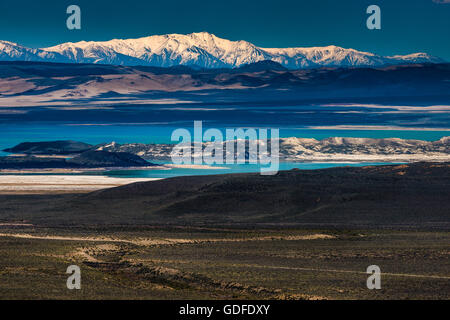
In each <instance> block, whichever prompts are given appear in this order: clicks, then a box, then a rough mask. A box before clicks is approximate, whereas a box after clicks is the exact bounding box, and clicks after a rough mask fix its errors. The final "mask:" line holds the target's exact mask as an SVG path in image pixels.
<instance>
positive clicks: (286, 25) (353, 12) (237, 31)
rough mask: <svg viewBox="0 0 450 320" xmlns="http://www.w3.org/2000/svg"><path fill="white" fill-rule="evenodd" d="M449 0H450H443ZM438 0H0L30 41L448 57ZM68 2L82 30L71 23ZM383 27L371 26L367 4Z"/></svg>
mask: <svg viewBox="0 0 450 320" xmlns="http://www.w3.org/2000/svg"><path fill="white" fill-rule="evenodd" d="M440 1H441V2H442V1H447V2H450V0H440ZM436 2H438V0H435V1H433V0H368V1H367V0H271V1H268V0H220V1H218V0H191V1H179V0H171V1H165V2H164V1H150V0H146V1H144V0H124V1H117V0H115V1H112V0H89V1H88V0H57V1H55V0H39V1H37V0H20V1H17V0H16V1H1V3H0V39H2V40H9V41H13V42H18V43H20V44H23V45H26V46H30V47H45V46H51V45H54V44H57V43H61V42H67V41H80V40H110V39H112V38H134V37H142V36H148V35H154V34H165V33H191V32H198V31H208V32H211V33H214V34H216V35H217V36H219V37H223V38H227V39H230V40H247V41H250V42H252V43H254V44H256V45H258V46H262V47H292V46H323V45H330V44H334V45H338V46H343V47H351V48H355V49H359V50H364V51H370V52H375V53H378V54H383V55H391V54H405V53H411V52H418V51H422V52H428V53H430V54H433V55H436V56H440V57H442V58H444V59H446V60H447V61H450V3H447V4H445V3H443V4H437V3H436ZM70 4H77V5H79V6H80V7H81V10H82V30H80V31H69V30H67V28H66V18H67V14H66V13H65V11H66V8H67V6H68V5H70ZM371 4H377V5H379V6H380V7H381V9H382V30H374V31H370V30H368V29H367V28H366V18H367V15H366V13H365V11H366V8H367V7H368V5H371Z"/></svg>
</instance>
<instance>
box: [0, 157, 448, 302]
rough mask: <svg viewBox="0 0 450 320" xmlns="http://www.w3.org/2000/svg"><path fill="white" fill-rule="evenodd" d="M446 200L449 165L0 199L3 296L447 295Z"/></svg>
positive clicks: (185, 181)
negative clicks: (373, 274) (76, 273)
mask: <svg viewBox="0 0 450 320" xmlns="http://www.w3.org/2000/svg"><path fill="white" fill-rule="evenodd" d="M448 199H450V164H448V163H414V164H409V165H391V166H376V167H361V168H332V169H324V170H310V171H303V170H290V171H280V172H279V173H278V174H277V175H275V176H260V175H259V174H230V175H214V176H197V177H195V176H193V177H177V178H170V179H164V180H159V181H151V182H139V183H134V184H130V185H125V186H121V187H117V188H111V189H104V190H99V191H94V192H90V193H73V194H70V193H69V194H54V193H49V192H47V193H43V194H21V193H16V194H0V299H18V298H21V299H22V298H23V299H55V298H61V299H449V298H450V207H449V202H448ZM72 264H76V265H78V266H79V267H80V268H81V283H82V284H81V290H68V289H67V288H66V280H67V277H68V275H67V274H66V269H67V267H68V266H70V265H72ZM370 265H378V266H379V267H380V268H381V274H382V276H381V290H368V289H367V286H366V280H367V277H368V274H366V270H367V267H368V266H370Z"/></svg>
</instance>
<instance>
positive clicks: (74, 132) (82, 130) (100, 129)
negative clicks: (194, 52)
mask: <svg viewBox="0 0 450 320" xmlns="http://www.w3.org/2000/svg"><path fill="white" fill-rule="evenodd" d="M177 128H178V127H175V126H160V125H158V126H155V125H70V124H67V123H66V124H42V123H36V124H30V123H26V124H21V123H19V124H2V125H1V126H0V130H1V135H0V149H4V148H8V147H12V146H14V145H16V144H18V143H21V142H25V141H52V140H76V141H82V142H86V143H90V144H99V143H105V142H111V141H116V142H117V143H175V142H173V141H171V140H170V136H171V134H172V131H173V130H175V129H177ZM186 129H189V128H188V127H186ZM204 129H206V128H204ZM219 129H221V130H223V131H224V130H225V127H222V128H220V127H219ZM448 135H450V132H449V131H438V130H436V131H431V130H429V131H424V130H318V129H306V128H292V127H284V128H283V127H281V128H280V137H303V138H314V139H318V140H320V139H325V138H329V137H364V138H402V139H418V140H426V141H434V140H439V139H440V138H442V137H444V136H448ZM0 155H6V153H4V152H1V153H0ZM381 164H386V163H280V170H290V169H293V168H299V169H306V170H309V169H321V168H329V167H336V166H347V165H348V166H363V165H381ZM224 166H225V167H227V169H188V168H179V169H171V170H125V171H110V172H105V173H98V174H102V175H107V176H113V177H124V178H130V177H131V178H132V177H141V178H167V177H174V176H184V175H205V174H224V173H239V172H259V171H260V168H259V167H258V166H257V165H250V164H244V165H237V164H236V165H223V166H222V167H224ZM89 174H96V173H89Z"/></svg>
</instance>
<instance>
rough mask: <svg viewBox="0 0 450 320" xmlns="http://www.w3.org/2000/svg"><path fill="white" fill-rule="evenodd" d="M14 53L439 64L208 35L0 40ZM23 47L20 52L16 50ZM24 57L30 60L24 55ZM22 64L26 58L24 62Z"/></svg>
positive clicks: (101, 58) (113, 59)
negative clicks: (44, 44) (38, 44)
mask: <svg viewBox="0 0 450 320" xmlns="http://www.w3.org/2000/svg"><path fill="white" fill-rule="evenodd" d="M10 46H15V48H16V49H15V51H17V50H19V51H27V50H28V51H27V52H34V51H33V50H35V51H36V52H38V53H39V54H38V55H37V57H36V58H35V59H36V60H38V61H41V60H42V59H44V60H45V59H46V56H48V57H49V58H50V59H51V60H52V59H53V60H55V59H57V60H61V59H63V60H64V59H65V60H66V61H69V62H74V63H102V64H117V65H147V66H159V67H169V66H174V65H186V66H196V67H202V68H223V67H226V68H235V67H240V66H242V65H245V64H250V63H255V62H259V61H264V60H271V61H275V62H278V63H280V64H281V65H283V66H285V67H287V68H290V69H298V68H313V67H321V66H329V67H347V66H352V67H362V66H374V67H376V66H382V65H392V64H403V63H425V62H432V63H438V62H443V61H442V60H441V59H439V58H436V57H432V56H430V55H428V54H426V53H414V54H409V55H405V56H400V55H395V56H391V57H383V56H379V55H376V54H373V53H369V52H362V51H357V50H354V49H346V48H341V47H338V46H334V45H331V46H326V47H310V48H301V47H296V48H260V47H257V46H255V45H254V44H252V43H250V42H247V41H243V40H240V41H231V40H227V39H222V38H219V37H217V36H215V35H214V34H211V33H208V32H197V33H191V34H186V35H184V34H175V33H174V34H166V35H154V36H148V37H142V38H137V39H113V40H109V41H80V42H75V43H72V42H67V43H63V44H60V45H57V46H53V47H49V48H44V49H28V48H25V47H20V46H19V45H17V44H13V43H9V42H7V41H3V42H0V59H1V60H7V59H8V56H9V57H10V58H11V56H12V57H14V59H16V60H20V58H21V56H24V55H23V54H18V53H15V51H14V50H11V49H10ZM17 48H22V49H17ZM26 59H28V60H34V58H33V57H31V56H27V57H26ZM24 60H25V58H24Z"/></svg>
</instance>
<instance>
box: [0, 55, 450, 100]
mask: <svg viewBox="0 0 450 320" xmlns="http://www.w3.org/2000/svg"><path fill="white" fill-rule="evenodd" d="M449 80H450V64H413V65H403V66H387V67H380V68H320V69H307V70H287V69H286V68H284V67H283V66H281V65H280V64H279V63H276V62H270V61H261V62H256V63H253V64H249V65H244V66H242V67H239V68H234V69H229V68H222V69H201V70H196V69H192V68H189V67H183V66H181V67H180V66H176V67H171V68H160V67H147V66H138V67H129V66H112V65H101V64H71V63H68V64H62V63H46V62H9V61H8V62H0V106H2V107H8V106H9V107H13V106H38V105H42V106H49V103H52V104H56V105H62V104H77V105H78V104H81V105H83V104H84V103H85V102H86V101H87V100H89V101H94V100H95V101H99V102H101V101H103V102H102V103H107V104H108V105H110V104H114V103H126V102H127V101H128V102H129V103H135V102H136V101H140V103H143V102H144V101H147V100H148V102H147V103H155V100H154V99H163V100H161V101H159V103H164V104H168V103H180V102H181V101H185V100H186V99H187V101H188V102H187V103H189V101H193V102H199V101H203V102H207V101H214V102H217V101H240V102H242V101H269V100H270V101H277V102H280V101H287V100H296V101H299V100H315V99H341V98H346V99H348V98H351V99H355V98H377V97H378V98H383V99H388V98H392V97H402V99H403V98H408V97H409V98H408V99H410V100H411V99H413V100H416V98H413V97H427V99H428V100H429V99H431V98H432V97H437V98H439V97H440V98H439V99H437V100H438V101H442V102H439V103H444V104H445V105H448V96H449V92H450V81H449ZM200 92H203V94H201V95H200V94H199V93H200ZM206 92H210V93H213V95H212V96H209V95H208V94H206V95H205V94H204V93H206ZM155 94H156V95H157V96H155ZM18 97H20V99H18ZM86 99H87V100H86ZM130 99H131V100H130ZM149 99H150V100H149ZM174 99H175V100H174ZM217 99H219V100H217ZM221 99H224V100H221ZM433 101H434V100H433ZM446 101H447V102H446Z"/></svg>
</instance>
